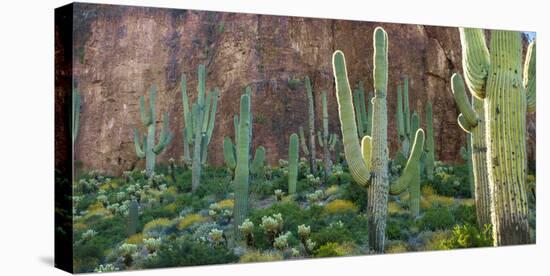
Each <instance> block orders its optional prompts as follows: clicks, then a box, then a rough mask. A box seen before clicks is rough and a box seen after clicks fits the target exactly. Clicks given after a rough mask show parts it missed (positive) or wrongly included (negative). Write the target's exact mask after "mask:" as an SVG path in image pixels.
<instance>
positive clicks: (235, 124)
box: [233, 114, 239, 144]
mask: <svg viewBox="0 0 550 276" xmlns="http://www.w3.org/2000/svg"><path fill="white" fill-rule="evenodd" d="M233 127H234V130H235V144H236V143H237V141H239V115H237V114H235V115H234V116H233Z"/></svg>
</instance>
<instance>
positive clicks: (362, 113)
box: [353, 81, 373, 137]
mask: <svg viewBox="0 0 550 276" xmlns="http://www.w3.org/2000/svg"><path fill="white" fill-rule="evenodd" d="M363 86H364V84H363V82H362V81H360V82H359V85H358V86H357V88H356V89H355V92H354V93H353V105H354V107H355V114H356V118H355V119H356V120H357V132H358V135H359V137H363V136H365V135H370V134H371V128H372V125H371V124H372V102H371V100H372V97H373V96H372V92H371V93H369V97H368V98H367V100H366V102H367V105H365V90H364V88H363ZM367 107H368V108H367Z"/></svg>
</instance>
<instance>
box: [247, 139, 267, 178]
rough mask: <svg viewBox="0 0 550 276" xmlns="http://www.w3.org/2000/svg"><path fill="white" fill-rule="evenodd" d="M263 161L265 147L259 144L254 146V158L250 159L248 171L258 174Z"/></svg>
mask: <svg viewBox="0 0 550 276" xmlns="http://www.w3.org/2000/svg"><path fill="white" fill-rule="evenodd" d="M264 162H265V148H264V147H263V146H259V147H257V148H256V152H255V153H254V159H253V160H252V166H251V167H250V172H252V173H253V174H255V175H258V174H260V173H261V172H262V169H263V167H264Z"/></svg>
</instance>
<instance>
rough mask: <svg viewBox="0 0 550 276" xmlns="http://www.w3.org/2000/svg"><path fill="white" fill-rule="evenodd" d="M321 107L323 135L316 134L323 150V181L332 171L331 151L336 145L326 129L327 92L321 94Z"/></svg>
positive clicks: (334, 135)
mask: <svg viewBox="0 0 550 276" xmlns="http://www.w3.org/2000/svg"><path fill="white" fill-rule="evenodd" d="M322 105H323V133H322V134H321V133H320V132H319V133H318V134H317V137H319V139H318V140H319V146H321V148H323V167H324V171H325V173H324V176H325V180H326V179H327V178H328V176H329V175H330V174H331V171H332V159H331V151H334V146H335V144H336V139H337V138H336V134H334V133H333V134H330V133H329V129H328V107H327V91H323V93H322Z"/></svg>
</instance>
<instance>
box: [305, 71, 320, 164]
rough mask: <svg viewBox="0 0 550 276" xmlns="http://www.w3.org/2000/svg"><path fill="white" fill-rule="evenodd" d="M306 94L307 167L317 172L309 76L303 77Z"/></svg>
mask: <svg viewBox="0 0 550 276" xmlns="http://www.w3.org/2000/svg"><path fill="white" fill-rule="evenodd" d="M305 86H306V95H307V102H308V129H309V149H308V151H309V155H308V157H309V169H310V171H311V173H312V174H314V175H315V174H316V173H317V160H316V151H315V104H314V103H315V99H314V98H313V89H312V87H311V81H310V79H309V77H307V76H306V77H305Z"/></svg>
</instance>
